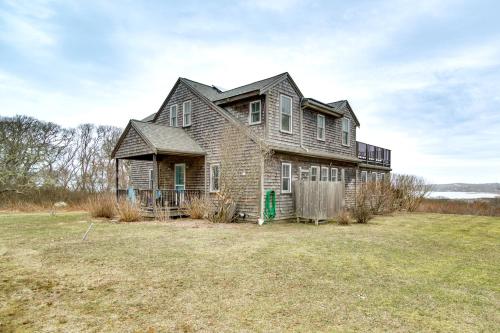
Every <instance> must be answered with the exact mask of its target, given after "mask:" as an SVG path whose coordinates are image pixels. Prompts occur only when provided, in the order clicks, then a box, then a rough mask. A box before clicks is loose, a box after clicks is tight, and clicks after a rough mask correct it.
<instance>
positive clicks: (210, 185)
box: [209, 163, 220, 193]
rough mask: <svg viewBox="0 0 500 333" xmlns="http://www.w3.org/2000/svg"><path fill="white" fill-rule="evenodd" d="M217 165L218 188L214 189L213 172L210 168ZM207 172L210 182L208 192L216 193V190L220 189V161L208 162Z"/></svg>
mask: <svg viewBox="0 0 500 333" xmlns="http://www.w3.org/2000/svg"><path fill="white" fill-rule="evenodd" d="M215 166H216V167H218V168H219V179H218V181H219V183H218V184H217V185H218V187H219V188H218V189H217V190H215V189H214V186H213V185H214V179H213V173H212V168H213V167H215ZM209 172H210V184H209V190H210V193H216V192H219V191H220V163H212V164H210V167H209Z"/></svg>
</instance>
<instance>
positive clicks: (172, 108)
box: [170, 104, 178, 127]
mask: <svg viewBox="0 0 500 333" xmlns="http://www.w3.org/2000/svg"><path fill="white" fill-rule="evenodd" d="M170 126H172V127H177V126H178V125H177V104H174V105H171V106H170Z"/></svg>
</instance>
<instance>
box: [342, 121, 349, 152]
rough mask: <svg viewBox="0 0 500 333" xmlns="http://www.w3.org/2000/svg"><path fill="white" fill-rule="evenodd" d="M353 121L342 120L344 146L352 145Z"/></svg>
mask: <svg viewBox="0 0 500 333" xmlns="http://www.w3.org/2000/svg"><path fill="white" fill-rule="evenodd" d="M350 134H351V119H349V118H342V145H344V146H349V145H350V143H351V138H350V136H351V135H350Z"/></svg>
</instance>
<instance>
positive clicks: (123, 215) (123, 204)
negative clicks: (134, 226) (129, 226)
mask: <svg viewBox="0 0 500 333" xmlns="http://www.w3.org/2000/svg"><path fill="white" fill-rule="evenodd" d="M118 217H119V220H120V221H121V222H137V221H140V220H141V217H142V216H141V210H140V208H139V207H138V206H137V205H136V204H135V203H132V202H130V201H129V200H127V199H123V200H120V201H119V202H118Z"/></svg>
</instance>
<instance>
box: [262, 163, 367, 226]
mask: <svg viewBox="0 0 500 333" xmlns="http://www.w3.org/2000/svg"><path fill="white" fill-rule="evenodd" d="M282 162H288V163H291V164H292V182H293V181H295V180H298V179H299V176H300V174H299V172H300V168H302V169H309V168H310V167H311V166H319V167H322V166H323V167H328V168H337V169H338V175H339V177H340V175H341V169H344V170H345V171H344V172H345V184H346V192H345V200H346V205H347V207H350V206H353V205H354V204H355V193H356V181H357V178H356V169H357V168H356V166H354V165H353V164H347V163H342V162H339V161H333V160H324V159H315V158H309V157H302V156H296V155H288V154H282V153H276V154H274V155H273V157H272V158H271V159H270V161H268V162H267V163H266V165H265V173H264V175H265V176H264V190H265V191H267V190H274V191H275V192H276V219H289V218H293V217H295V208H294V204H293V200H294V199H293V187H292V193H281V163H282Z"/></svg>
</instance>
